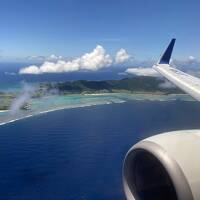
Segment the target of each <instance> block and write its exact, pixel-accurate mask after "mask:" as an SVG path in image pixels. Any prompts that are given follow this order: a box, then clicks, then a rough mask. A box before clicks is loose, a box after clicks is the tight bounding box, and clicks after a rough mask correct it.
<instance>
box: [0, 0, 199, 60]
mask: <svg viewBox="0 0 200 200" xmlns="http://www.w3.org/2000/svg"><path fill="white" fill-rule="evenodd" d="M199 9H200V2H199V1H198V0H196V1H193V0H167V1H165V0H1V1H0V26H1V32H0V36H1V37H0V55H1V59H2V60H15V59H17V58H18V59H19V58H25V57H27V56H32V55H36V56H39V55H42V56H48V55H51V54H56V55H62V56H66V57H75V56H80V55H82V54H84V53H86V52H91V51H92V49H94V48H95V47H96V45H97V44H100V45H102V46H103V47H104V48H105V49H106V51H107V52H109V54H111V55H112V54H115V53H116V51H118V50H119V49H120V48H124V49H125V50H126V51H127V52H128V53H129V54H131V55H134V56H135V58H137V59H141V60H147V59H156V58H157V57H158V56H159V55H160V53H161V51H162V50H163V47H164V46H166V44H167V43H168V41H169V40H170V39H171V38H172V37H176V38H177V44H176V49H175V52H174V57H176V58H178V59H184V58H186V57H188V56H190V55H192V56H194V57H196V58H200V54H199V53H200V26H199V19H200V12H199Z"/></svg>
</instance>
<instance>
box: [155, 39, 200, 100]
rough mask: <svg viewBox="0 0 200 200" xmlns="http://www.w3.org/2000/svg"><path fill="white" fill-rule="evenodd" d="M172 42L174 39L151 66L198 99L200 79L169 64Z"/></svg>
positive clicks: (173, 42)
mask: <svg viewBox="0 0 200 200" xmlns="http://www.w3.org/2000/svg"><path fill="white" fill-rule="evenodd" d="M174 44H175V39H172V40H171V42H170V44H169V46H168V47H167V49H166V50H165V52H164V54H163V55H162V56H161V59H160V60H159V62H158V63H157V64H156V65H154V66H153V68H154V69H155V70H156V71H157V72H159V73H160V74H162V75H163V76H164V77H165V78H167V79H168V80H169V81H171V82H172V83H174V84H175V85H176V86H178V87H179V88H180V89H182V90H183V91H184V92H186V93H188V94H189V95H191V96H192V97H193V98H195V99H196V100H198V101H200V79H199V78H197V77H194V76H191V75H189V74H187V73H184V72H182V71H180V70H178V69H176V68H173V67H171V66H170V64H169V62H170V58H171V54H172V51H173V47H174Z"/></svg>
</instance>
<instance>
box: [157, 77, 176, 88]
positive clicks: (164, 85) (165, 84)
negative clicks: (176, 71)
mask: <svg viewBox="0 0 200 200" xmlns="http://www.w3.org/2000/svg"><path fill="white" fill-rule="evenodd" d="M159 87H160V88H163V89H166V88H176V86H175V85H174V84H173V83H171V82H169V81H168V80H166V79H165V82H163V83H160V84H159Z"/></svg>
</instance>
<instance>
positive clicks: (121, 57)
mask: <svg viewBox="0 0 200 200" xmlns="http://www.w3.org/2000/svg"><path fill="white" fill-rule="evenodd" d="M130 57H131V56H130V55H129V54H128V53H127V52H126V50H125V49H120V50H119V51H118V52H117V53H116V57H115V62H116V63H123V62H125V61H127V60H129V58H130Z"/></svg>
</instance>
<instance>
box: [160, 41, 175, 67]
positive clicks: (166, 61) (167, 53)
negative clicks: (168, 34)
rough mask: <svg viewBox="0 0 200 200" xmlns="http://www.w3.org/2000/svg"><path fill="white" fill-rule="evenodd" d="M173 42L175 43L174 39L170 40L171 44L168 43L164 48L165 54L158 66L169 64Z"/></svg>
mask: <svg viewBox="0 0 200 200" xmlns="http://www.w3.org/2000/svg"><path fill="white" fill-rule="evenodd" d="M175 42H176V38H172V39H171V42H170V43H169V45H168V47H167V48H166V50H165V52H164V53H163V55H162V57H161V59H160V61H159V64H169V62H170V59H171V55H172V51H173V48H174V44H175Z"/></svg>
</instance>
